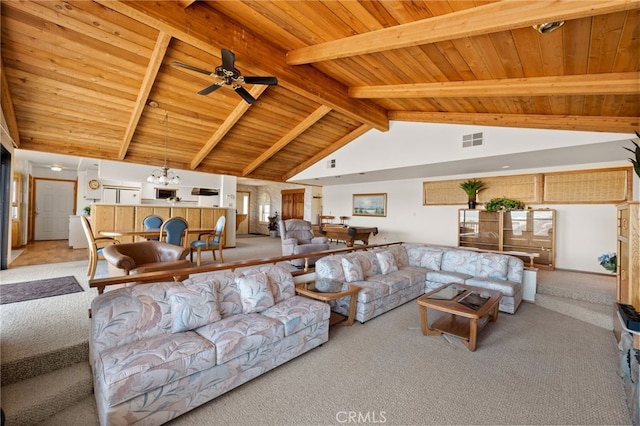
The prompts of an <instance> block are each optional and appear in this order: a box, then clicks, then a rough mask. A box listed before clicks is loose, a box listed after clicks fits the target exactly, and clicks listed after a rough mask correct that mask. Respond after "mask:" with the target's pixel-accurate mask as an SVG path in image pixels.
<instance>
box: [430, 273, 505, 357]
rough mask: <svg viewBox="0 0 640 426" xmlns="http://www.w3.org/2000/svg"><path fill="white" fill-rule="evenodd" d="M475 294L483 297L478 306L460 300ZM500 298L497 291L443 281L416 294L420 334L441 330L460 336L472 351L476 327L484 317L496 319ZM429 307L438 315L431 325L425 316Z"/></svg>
mask: <svg viewBox="0 0 640 426" xmlns="http://www.w3.org/2000/svg"><path fill="white" fill-rule="evenodd" d="M455 290H458V291H455ZM470 293H472V294H470ZM477 295H480V296H483V297H485V298H487V300H486V302H484V304H483V305H482V306H480V307H479V308H478V309H474V308H471V307H468V306H465V305H464V304H462V303H460V302H463V301H465V300H466V301H470V300H471V299H472V298H473V297H474V296H477ZM436 297H445V298H444V299H442V298H436ZM449 297H451V298H450V299H448V298H449ZM500 299H502V293H500V292H499V291H494V290H487V289H484V288H480V287H472V286H468V285H462V284H447V285H445V286H443V287H440V288H438V289H436V290H433V291H430V292H428V293H426V294H425V295H424V296H421V297H420V298H418V306H419V309H420V325H421V327H422V334H424V335H425V336H440V335H441V334H442V333H445V334H450V335H452V336H456V337H460V338H461V339H462V342H463V343H464V345H465V346H466V347H467V348H468V349H469V350H470V351H475V350H476V343H477V337H478V331H479V330H481V329H482V328H484V326H485V325H486V323H487V322H488V321H491V322H493V321H496V320H497V319H498V305H499V304H500ZM429 310H432V311H437V312H434V316H436V317H438V318H437V319H435V320H434V321H433V323H432V324H431V325H429V320H428V318H427V313H428V311H429Z"/></svg>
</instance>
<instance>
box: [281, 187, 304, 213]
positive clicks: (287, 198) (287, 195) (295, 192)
mask: <svg viewBox="0 0 640 426" xmlns="http://www.w3.org/2000/svg"><path fill="white" fill-rule="evenodd" d="M281 195H282V220H285V219H304V189H285V190H283V191H281Z"/></svg>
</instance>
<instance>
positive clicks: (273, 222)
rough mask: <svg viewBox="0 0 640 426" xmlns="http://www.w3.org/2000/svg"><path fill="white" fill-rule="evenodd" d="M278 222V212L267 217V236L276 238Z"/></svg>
mask: <svg viewBox="0 0 640 426" xmlns="http://www.w3.org/2000/svg"><path fill="white" fill-rule="evenodd" d="M279 220H280V215H279V214H278V212H275V213H274V214H273V216H269V225H267V228H269V236H270V237H272V238H275V237H277V236H278V221H279Z"/></svg>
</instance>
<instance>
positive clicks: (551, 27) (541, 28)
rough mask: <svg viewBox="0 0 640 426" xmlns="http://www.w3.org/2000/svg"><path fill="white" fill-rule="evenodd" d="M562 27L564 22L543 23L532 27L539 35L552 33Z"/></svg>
mask: <svg viewBox="0 0 640 426" xmlns="http://www.w3.org/2000/svg"><path fill="white" fill-rule="evenodd" d="M563 25H564V21H555V22H545V23H543V24H537V25H534V26H533V29H534V30H536V31H538V32H539V33H540V34H547V33H550V32H553V31H555V30H557V29H558V28H560V27H561V26H563Z"/></svg>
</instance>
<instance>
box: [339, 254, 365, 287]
mask: <svg viewBox="0 0 640 426" xmlns="http://www.w3.org/2000/svg"><path fill="white" fill-rule="evenodd" d="M340 261H341V262H342V269H343V270H344V279H345V281H346V282H348V283H352V282H355V281H362V280H363V279H364V273H363V272H362V266H361V265H360V261H359V260H358V258H356V257H353V256H345V257H343V258H342V259H340Z"/></svg>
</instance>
